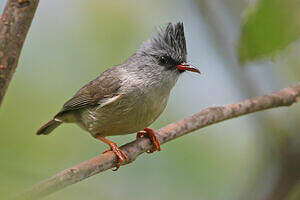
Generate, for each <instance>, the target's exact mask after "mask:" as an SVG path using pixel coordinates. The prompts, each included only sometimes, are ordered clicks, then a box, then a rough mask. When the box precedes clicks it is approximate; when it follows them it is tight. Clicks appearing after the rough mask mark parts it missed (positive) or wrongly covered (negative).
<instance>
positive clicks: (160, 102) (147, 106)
mask: <svg viewBox="0 0 300 200" xmlns="http://www.w3.org/2000/svg"><path fill="white" fill-rule="evenodd" d="M186 59H187V48H186V40H185V36H184V27H183V23H182V22H178V23H176V24H172V23H168V24H166V25H165V26H163V27H161V28H159V29H158V30H157V32H156V33H155V34H154V35H153V36H152V37H151V38H150V39H148V40H146V41H145V42H143V43H142V45H141V46H140V48H139V49H138V50H137V51H136V52H135V53H134V54H133V55H132V56H131V57H129V58H128V59H127V60H126V61H125V62H124V63H122V64H119V65H116V66H114V67H112V68H110V69H108V70H106V71H104V72H103V73H102V74H101V75H100V76H99V77H97V78H96V79H94V80H92V81H91V82H89V83H88V84H86V85H85V86H83V87H82V88H81V89H80V90H79V91H78V92H77V93H76V94H75V95H74V96H73V97H72V98H71V99H70V100H68V101H67V102H66V103H65V104H64V105H63V107H62V109H61V110H60V111H59V112H58V113H57V114H56V115H55V116H54V117H53V119H51V120H50V121H49V122H47V123H46V124H45V125H43V126H42V127H41V128H40V129H39V130H38V131H37V135H48V134H49V133H51V132H52V131H53V130H54V129H55V128H57V127H58V126H59V125H61V124H62V123H75V124H77V125H78V126H79V127H81V128H82V129H84V130H85V131H88V132H89V133H90V134H91V135H92V136H93V137H94V138H96V139H99V140H101V141H103V142H104V143H106V144H108V145H109V146H110V149H108V150H106V151H105V152H107V151H113V152H114V153H115V154H116V156H117V158H118V161H117V164H116V170H117V169H118V168H119V167H120V166H121V164H122V162H124V161H125V160H126V159H127V156H126V155H125V154H124V153H123V152H122V150H120V149H119V148H118V147H117V145H116V144H115V143H114V142H112V141H110V140H108V139H106V138H105V137H106V136H113V135H124V134H130V133H135V132H138V131H140V132H138V133H137V138H140V137H149V138H150V140H151V141H152V143H153V148H152V149H151V150H150V151H149V152H148V153H152V152H154V151H156V150H158V151H160V143H159V141H158V139H157V137H156V136H155V133H154V131H153V130H152V129H150V128H147V127H148V126H149V125H151V124H152V123H153V122H154V120H156V119H157V118H158V116H159V115H160V114H161V113H162V112H163V110H164V109H165V107H166V105H167V102H168V98H169V95H170V91H171V89H172V88H173V86H174V85H175V83H176V81H177V79H178V77H179V76H180V75H181V74H182V73H183V72H184V71H192V72H196V73H200V71H199V70H198V69H197V68H196V67H195V66H193V65H190V64H188V63H187V61H186ZM141 130H143V131H141ZM105 152H103V153H105Z"/></svg>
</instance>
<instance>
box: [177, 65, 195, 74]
mask: <svg viewBox="0 0 300 200" xmlns="http://www.w3.org/2000/svg"><path fill="white" fill-rule="evenodd" d="M176 68H177V69H178V70H180V71H191V72H196V73H199V74H201V72H200V70H199V69H198V68H197V67H195V66H193V65H191V64H188V63H181V64H180V65H177V66H176Z"/></svg>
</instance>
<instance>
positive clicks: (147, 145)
mask: <svg viewBox="0 0 300 200" xmlns="http://www.w3.org/2000/svg"><path fill="white" fill-rule="evenodd" d="M299 100H300V83H297V84H295V85H293V86H290V87H287V88H285V89H282V90H278V91H277V92H274V93H271V94H268V95H264V96H259V97H254V98H251V99H246V100H243V101H241V102H238V103H234V104H229V105H225V106H216V107H210V108H206V109H204V110H202V111H201V112H199V113H196V114H194V115H192V116H189V117H186V118H184V119H182V120H180V121H178V122H174V123H172V124H169V125H167V126H165V127H163V128H161V129H159V130H157V131H156V135H157V137H158V139H159V141H160V143H161V144H163V143H166V142H168V141H170V140H173V139H175V138H178V137H180V136H183V135H185V134H187V133H190V132H192V131H195V130H197V129H200V128H203V127H206V126H208V125H212V124H215V123H218V122H221V121H224V120H227V119H232V118H235V117H239V116H242V115H246V114H249V113H253V112H257V111H261V110H266V109H270V108H276V107H281V106H290V105H292V104H293V103H295V102H298V101H299ZM151 148H152V144H151V142H150V140H149V139H148V138H140V139H137V140H135V141H133V142H130V143H128V144H125V145H123V146H122V147H120V149H121V150H122V151H123V152H124V153H125V154H126V155H127V157H128V160H127V161H126V163H123V164H124V165H125V164H129V163H131V162H133V161H134V160H135V159H136V158H137V157H138V156H139V155H140V154H142V153H144V152H146V151H148V150H150V149H151ZM116 159H117V158H116V156H115V155H114V154H113V153H112V152H107V153H105V154H102V155H99V156H97V157H95V158H92V159H90V160H87V161H85V162H82V163H80V164H78V165H76V166H74V167H71V168H69V169H66V170H63V171H61V172H59V173H58V174H56V175H54V176H52V177H51V178H49V179H46V180H44V181H42V182H41V183H38V184H36V185H34V186H32V187H31V188H29V189H28V190H26V191H24V192H23V193H21V194H19V196H17V197H15V198H14V199H23V200H24V199H28V200H29V199H30V200H32V199H39V198H42V197H44V196H47V195H49V194H51V193H54V192H56V191H58V190H61V189H63V188H64V187H66V186H68V185H71V184H74V183H76V182H79V181H81V180H83V179H86V178H88V177H90V176H93V175H95V174H98V173H99V172H102V171H105V170H108V169H111V168H113V167H115V166H116V161H117V160H116ZM121 170H122V169H121Z"/></svg>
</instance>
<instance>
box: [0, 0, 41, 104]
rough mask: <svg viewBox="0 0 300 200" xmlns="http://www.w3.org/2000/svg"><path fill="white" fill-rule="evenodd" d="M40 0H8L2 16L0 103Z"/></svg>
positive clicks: (0, 35) (0, 22)
mask: <svg viewBox="0 0 300 200" xmlns="http://www.w3.org/2000/svg"><path fill="white" fill-rule="evenodd" d="M38 3H39V0H7V2H6V6H5V8H4V11H3V14H2V16H1V18H0V105H1V103H2V101H3V98H4V95H5V93H6V90H7V88H8V85H9V83H10V80H11V78H12V76H13V74H14V72H15V70H16V68H17V64H18V60H19V57H20V53H21V50H22V47H23V43H24V40H25V38H26V35H27V32H28V30H29V27H30V25H31V22H32V19H33V17H34V14H35V11H36V8H37V6H38Z"/></svg>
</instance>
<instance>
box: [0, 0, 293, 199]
mask: <svg viewBox="0 0 300 200" xmlns="http://www.w3.org/2000/svg"><path fill="white" fill-rule="evenodd" d="M209 1H210V0H209ZM237 1H240V0H237ZM1 2H2V1H1ZM226 2H234V0H227V1H226ZM0 4H1V3H0ZM0 6H1V5H0ZM53 11H55V14H53ZM197 12H198V10H196V9H194V5H191V4H189V1H173V0H172V1H171V0H168V1H160V0H153V1H140V0H126V1H106V0H101V1H100V0H97V1H82V0H65V1H61V0H53V1H43V2H42V1H41V3H40V7H39V10H38V12H37V15H36V17H35V19H34V22H33V25H32V27H31V30H30V32H29V35H28V37H27V39H26V42H25V46H24V48H23V51H22V56H21V59H20V62H19V66H18V68H17V72H16V73H15V75H14V78H13V80H12V82H11V84H10V87H9V90H8V93H7V95H6V98H5V100H4V102H3V104H2V106H1V108H0V133H1V134H0V149H1V151H0V156H1V159H0V184H1V187H0V199H1V200H2V199H3V200H4V199H7V197H8V196H10V195H13V194H15V193H16V192H18V191H20V190H22V189H24V188H26V187H28V186H30V185H32V184H34V183H37V182H38V181H41V180H43V179H45V178H47V177H50V176H52V175H53V174H55V173H57V172H59V171H61V170H63V169H65V168H68V167H70V166H73V165H75V164H77V163H79V162H82V161H84V160H87V159H89V158H91V157H94V156H97V155H98V154H99V153H101V152H102V151H103V150H105V149H107V146H106V145H105V144H103V143H101V142H99V141H97V140H94V139H93V138H92V137H91V136H90V135H89V133H87V132H84V131H83V130H81V129H80V128H78V127H77V126H76V125H69V124H66V125H63V126H61V127H59V128H58V129H57V130H55V132H53V134H51V135H49V136H44V137H43V136H41V137H37V136H36V135H35V134H34V133H35V131H36V130H37V129H38V128H39V126H41V125H42V123H44V122H45V121H46V120H48V119H49V118H50V117H52V116H53V115H54V114H55V112H56V111H58V110H59V109H60V107H61V105H62V104H63V103H64V102H65V101H66V100H67V99H68V98H69V97H70V96H72V95H73V94H74V92H76V90H77V89H79V88H80V87H81V86H82V85H84V84H85V83H86V82H87V81H89V80H91V79H93V78H95V77H96V76H98V75H99V74H100V73H101V72H103V71H104V70H105V69H107V68H109V67H111V66H112V65H114V64H118V63H120V62H123V61H124V60H125V59H126V58H127V57H129V56H130V55H131V54H132V53H133V52H134V51H135V50H136V49H137V48H138V46H139V45H140V43H141V42H142V41H143V40H144V39H145V38H147V37H148V36H149V35H151V33H152V32H153V31H154V27H155V26H157V25H162V24H164V23H166V22H168V21H179V20H182V21H184V22H185V24H186V25H188V24H189V23H190V25H191V26H186V29H185V30H186V35H187V37H188V38H187V41H188V42H189V41H190V44H189V45H188V47H189V51H191V50H193V51H194V53H195V54H194V55H196V57H192V58H189V59H192V60H193V59H194V60H205V61H207V62H206V63H207V66H205V65H203V66H201V70H202V69H205V70H204V75H203V76H201V77H200V78H199V77H197V78H193V77H192V76H190V74H186V75H183V77H182V78H181V79H180V80H179V83H178V84H177V85H176V87H175V88H174V91H173V93H172V94H171V98H170V101H169V105H168V107H167V109H166V111H165V112H164V113H163V114H162V116H161V117H160V118H159V119H158V120H157V121H156V122H155V123H154V124H153V126H152V128H159V127H162V126H164V125H166V124H168V123H171V122H173V121H176V120H178V119H181V118H183V117H184V116H187V115H190V114H192V113H194V112H197V111H198V110H200V109H201V108H203V106H204V105H205V106H207V105H211V104H215V103H216V104H223V103H230V102H235V101H238V100H240V99H241V96H240V94H241V93H242V92H241V91H234V92H233V90H234V89H233V88H234V87H232V85H234V83H233V82H226V81H224V79H223V77H226V78H227V79H229V80H232V79H234V75H232V74H230V73H229V72H228V71H226V70H228V69H227V68H226V67H224V68H222V67H223V66H222V63H221V62H218V63H215V62H213V61H215V60H218V57H217V55H216V54H214V53H212V51H211V49H212V48H216V47H214V46H213V45H212V44H209V43H204V42H203V43H201V42H198V41H197V42H196V41H194V40H191V36H193V37H195V38H200V37H201V38H202V37H204V40H206V38H205V36H204V35H205V32H206V28H203V29H201V30H200V31H199V30H197V26H196V24H197V23H198V22H199V21H201V18H199V15H198V13H197ZM183 14H186V15H187V17H186V18H184V19H182V18H183ZM226 25H227V24H226ZM226 25H225V26H226ZM200 34H201V35H200ZM192 46H194V49H192V48H191V47H192ZM297 51H298V48H295V50H293V53H294V54H293V60H295V62H293V63H295V65H294V66H295V68H296V67H297V65H298V63H299V62H298V61H297V59H296V58H297V55H298V54H297ZM199 52H200V53H199ZM207 52H208V53H207ZM202 53H203V55H205V54H204V53H207V54H206V56H203V55H202ZM286 53H287V54H289V51H287V52H286ZM208 55H209V56H208ZM201 56H202V57H201ZM298 57H299V56H298ZM286 62H290V61H289V60H288V61H286ZM211 69H212V70H211ZM273 69H275V68H273ZM289 69H290V68H284V69H281V70H282V78H284V77H285V78H286V79H288V80H290V79H292V80H295V79H296V80H297V79H298V80H299V76H298V77H297V76H295V74H293V73H292V72H290V71H289V72H287V71H288V70H289ZM298 69H299V68H298ZM210 70H211V71H210ZM283 70H286V71H284V72H283ZM289 74H291V76H292V75H293V76H292V78H291V77H290V76H289ZM184 78H185V79H184ZM205 79H206V80H205ZM193 80H194V82H192V81H193ZM195 80H197V81H198V80H205V82H196V81H195ZM199 83H205V84H199ZM199 86H200V87H199ZM280 87H281V86H280ZM282 87H283V86H282ZM203 91H205V92H203ZM217 93H219V94H217ZM183 94H184V95H183ZM208 97H209V98H208ZM205 99H206V100H205ZM294 110H296V109H295V106H293V107H292V108H291V109H280V110H274V111H272V115H274V116H277V117H278V118H276V119H277V121H276V123H282V124H284V125H285V126H286V129H290V128H291V127H293V126H295V127H296V123H292V124H290V118H292V117H295V116H298V117H299V112H298V113H296V112H295V113H294V112H292V111H294ZM298 110H299V106H298ZM283 111H284V112H283ZM282 116H289V117H282ZM255 117H256V115H251V116H247V117H242V118H238V119H234V120H231V121H227V122H224V123H222V124H218V125H215V126H211V127H208V128H205V129H201V130H200V131H197V132H195V133H192V134H191V135H189V136H187V137H182V138H180V139H178V140H175V141H172V142H170V143H167V144H165V145H163V146H162V151H161V152H159V153H155V154H152V155H147V154H145V155H141V157H140V158H138V159H137V160H136V161H135V162H134V163H132V164H130V165H128V166H124V167H122V168H121V169H120V170H119V171H117V172H112V171H110V170H108V171H106V172H104V173H101V174H100V175H96V176H93V177H91V178H89V179H87V180H85V181H81V182H80V183H77V184H75V185H72V186H70V187H67V188H66V189H64V190H62V191H60V192H57V193H55V194H53V195H51V196H49V197H47V198H45V200H57V199H64V200H69V199H72V200H82V199H86V200H93V199H104V200H110V199H122V200H126V199H145V200H148V199H149V200H150V199H173V200H176V199H191V200H192V199H197V200H198V199H213V200H217V199H220V200H226V199H230V200H239V199H241V198H239V197H240V195H241V194H244V193H245V194H244V196H247V195H249V196H250V194H248V193H246V192H245V191H246V188H248V187H249V183H251V182H255V180H254V179H255V178H256V176H257V171H258V169H260V168H263V167H262V165H263V164H264V162H265V160H266V159H265V157H263V156H261V155H262V152H263V151H265V149H268V147H266V146H265V144H264V143H262V142H261V139H260V137H257V136H258V135H262V134H266V133H263V132H261V131H259V129H258V128H257V127H258V124H257V123H254V122H253V121H254V120H252V119H253V118H255ZM297 119H298V118H297ZM200 133H201V134H200ZM270 137H272V136H270ZM134 138H135V135H128V136H117V137H110V139H111V140H113V141H114V142H116V143H117V144H118V145H122V144H124V143H126V142H129V141H132V140H133V139H134ZM272 154H273V152H272ZM272 164H273V163H272V162H270V165H272ZM262 173H265V172H264V171H263V172H262ZM268 176H272V175H270V174H268ZM266 179H267V181H268V184H270V182H272V180H270V179H268V178H266ZM262 184H264V182H263V183H262ZM253 194H254V195H257V194H260V191H255V192H253V193H251V195H253ZM253 199H255V198H253ZM247 200H248V199H247Z"/></svg>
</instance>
